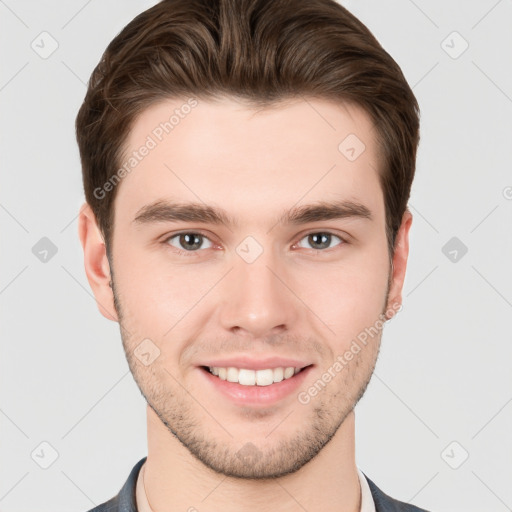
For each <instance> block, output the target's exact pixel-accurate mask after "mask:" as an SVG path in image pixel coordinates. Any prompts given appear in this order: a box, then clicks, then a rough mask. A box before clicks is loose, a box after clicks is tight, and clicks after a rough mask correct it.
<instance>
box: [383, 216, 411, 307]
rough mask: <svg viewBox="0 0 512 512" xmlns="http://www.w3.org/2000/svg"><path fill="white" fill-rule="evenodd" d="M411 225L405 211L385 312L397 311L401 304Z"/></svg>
mask: <svg viewBox="0 0 512 512" xmlns="http://www.w3.org/2000/svg"><path fill="white" fill-rule="evenodd" d="M411 224H412V214H411V212H410V210H409V209H406V210H405V212H404V215H403V217H402V223H401V225H400V229H399V230H398V232H397V235H396V242H395V250H394V254H393V259H392V265H391V283H390V287H389V296H388V304H387V310H388V311H390V310H392V311H397V310H398V309H399V307H400V306H401V304H402V289H403V285H404V280H405V271H406V269H407V259H408V256H409V230H410V228H411Z"/></svg>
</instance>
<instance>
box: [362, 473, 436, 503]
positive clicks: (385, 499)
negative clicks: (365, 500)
mask: <svg viewBox="0 0 512 512" xmlns="http://www.w3.org/2000/svg"><path fill="white" fill-rule="evenodd" d="M363 474H364V473H363ZM364 476H365V478H366V480H367V481H368V485H369V487H370V491H371V492H372V497H373V501H374V502H375V511H376V512H429V511H428V510H426V509H424V508H419V507H416V506H415V505H411V504H410V503H405V502H403V501H399V500H396V499H394V498H392V497H391V496H388V495H387V494H386V493H385V492H384V491H382V490H381V489H379V487H377V485H376V484H375V483H374V482H373V481H372V480H370V479H369V478H368V477H367V476H366V475H365V474H364Z"/></svg>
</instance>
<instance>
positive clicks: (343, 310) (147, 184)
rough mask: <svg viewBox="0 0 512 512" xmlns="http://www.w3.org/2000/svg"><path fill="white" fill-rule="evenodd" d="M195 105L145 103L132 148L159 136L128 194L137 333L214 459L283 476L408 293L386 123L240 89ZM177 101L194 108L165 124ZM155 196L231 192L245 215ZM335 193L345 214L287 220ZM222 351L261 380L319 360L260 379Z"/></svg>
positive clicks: (119, 282)
mask: <svg viewBox="0 0 512 512" xmlns="http://www.w3.org/2000/svg"><path fill="white" fill-rule="evenodd" d="M183 104H184V102H183V101H179V100H172V101H170V100H169V101H166V102H162V103H160V104H157V105H154V106H152V107H151V108H149V109H148V110H146V111H144V112H143V113H142V115H141V116H140V117H139V118H138V119H137V121H136V122H135V124H134V126H133V129H132V131H131V133H130V136H129V138H128V140H127V151H126V156H127V158H128V157H129V156H130V155H131V154H132V152H133V151H138V150H139V148H140V147H141V146H143V145H147V146H149V147H150V150H149V151H148V152H147V155H146V156H145V157H143V158H141V159H140V162H138V163H137V165H136V167H135V168H134V169H133V170H132V171H131V172H130V173H129V174H127V175H126V176H125V177H124V178H123V179H122V182H121V183H120V184H119V185H118V186H119V187H120V188H119V190H118V191H117V198H116V201H115V222H114V236H113V246H112V258H113V260H112V267H113V268H112V271H113V281H114V293H115V304H116V311H117V315H118V319H119V321H120V323H121V326H122V336H123V346H124V349H125V351H126V355H127V359H128V362H129V365H130V368H131V371H132V372H133V376H134V378H135V380H136V382H137V384H138V386H139V387H140V390H141V392H142V394H143V395H144V396H145V398H146V399H147V401H148V404H149V406H150V407H151V408H152V409H153V411H154V412H155V413H156V415H158V417H159V418H160V420H161V421H162V422H163V424H164V425H165V426H166V427H167V428H168V429H169V431H171V432H172V433H173V434H174V435H175V436H177V438H178V439H179V440H180V441H181V443H182V444H183V445H184V446H186V447H187V448H188V449H189V450H190V452H192V453H193V455H194V456H195V457H196V458H197V459H199V460H200V461H202V462H203V463H204V464H205V465H206V466H208V467H210V468H212V469H214V470H215V471H218V472H221V473H224V474H228V475H231V476H236V477H245V478H264V477H271V476H279V475H284V474H286V473H290V472H293V471H296V470H298V469H299V468H300V467H302V466H303V465H304V464H306V463H307V462H308V461H309V460H311V459H312V458H313V457H314V456H315V455H316V454H317V453H318V452H319V451H320V450H321V449H322V447H323V446H325V445H326V444H327V442H328V441H329V440H330V439H331V438H332V437H333V436H334V434H335V433H336V431H337V429H338V427H339V426H340V425H341V424H342V422H343V421H344V419H345V418H346V416H347V414H349V413H350V412H351V411H352V409H353V407H354V406H355V404H356V403H357V401H358V400H359V398H360V397H361V395H362V394H363V393H364V390H365V389H366V386H367V384H368V382H369V380H370V377H371V374H372V372H373V369H374V366H375V362H376V359H377V355H378V350H379V345H380V334H381V332H380V330H379V332H378V334H373V335H372V336H369V337H367V342H366V344H363V343H361V342H360V343H359V346H360V350H359V351H358V353H357V354H355V355H354V357H353V359H352V360H351V361H349V362H345V363H344V364H343V367H342V369H341V370H339V366H338V367H337V368H338V370H334V369H333V364H334V363H335V361H336V360H337V358H338V356H343V355H344V354H345V353H346V352H347V351H348V350H349V349H350V347H351V343H352V342H353V340H356V339H357V337H358V335H360V334H361V333H362V332H365V329H366V332H368V329H369V328H371V327H372V326H373V327H374V331H372V332H373V333H375V325H377V326H381V325H382V318H383V316H382V313H383V312H385V311H386V310H387V309H389V308H392V309H396V308H395V305H396V304H391V302H390V301H391V300H394V299H396V297H398V295H397V293H398V294H399V292H396V293H393V297H391V296H389V297H388V294H387V292H388V284H390V283H391V282H392V279H391V280H390V277H392V276H391V275H390V260H389V255H388V252H387V240H386V233H385V210H384V199H383V194H382V190H381V188H380V185H379V179H378V174H377V169H378V168H379V167H380V164H381V162H379V157H378V155H377V150H376V141H375V133H374V131H373V127H372V124H371V122H370V121H369V118H368V117H367V115H366V114H365V113H364V112H363V111H362V110H360V109H358V108H356V107H353V106H348V105H339V104H334V103H331V102H328V101H320V100H315V99H310V100H308V101H307V102H306V101H296V102H293V103H288V104H286V105H277V106H274V107H273V108H271V109H265V110H260V111H256V110H251V109H249V108H247V107H246V106H244V105H243V104H242V103H237V102H235V101H234V100H232V99H224V100H222V101H219V102H216V103H214V102H210V101H198V104H197V106H195V107H194V108H192V109H182V106H183ZM175 109H182V110H180V112H184V111H187V112H188V114H186V115H183V116H181V117H180V118H179V122H178V123H176V124H175V125H174V126H173V128H172V131H171V130H169V133H165V131H163V132H162V130H161V129H160V130H158V129H157V127H159V126H160V123H162V122H165V121H168V120H169V118H170V116H171V115H172V114H173V111H174V110H175ZM155 129H156V131H155ZM155 134H158V135H159V136H157V135H155ZM351 134H352V135H351ZM148 136H150V137H151V139H152V140H153V142H154V143H155V145H154V144H153V143H151V142H150V141H149V139H148ZM347 137H349V138H348V139H346V138H347ZM355 137H357V138H355ZM159 138H161V140H159ZM345 139H346V140H345ZM343 141H345V142H343ZM342 142H343V143H342ZM340 143H342V144H341V148H340ZM361 143H362V144H364V146H365V147H363V146H362V144H361ZM153 146H154V147H153ZM363 149H364V150H363ZM362 150H363V151H362ZM361 151H362V152H361ZM143 152H144V153H146V152H145V151H143ZM359 153H360V154H359ZM139 156H140V154H139ZM156 202H169V203H180V204H182V205H185V204H186V203H195V204H196V205H198V206H202V207H207V206H208V207H210V208H212V209H222V210H223V211H224V213H225V215H226V216H227V217H229V218H230V219H232V221H233V223H232V224H227V225H226V224H223V223H216V222H214V221H213V217H209V218H206V219H203V220H201V219H199V218H196V219H195V220H186V219H184V218H182V220H178V219H177V217H173V216H172V215H170V213H172V211H173V209H172V208H171V209H167V210H166V209H165V208H164V209H160V210H159V211H158V212H157V214H155V212H154V211H153V214H152V213H151V211H150V210H149V208H150V206H148V205H154V203H156ZM320 202H321V203H323V204H324V205H327V204H331V203H337V204H338V205H341V206H342V207H343V212H344V213H343V214H342V215H341V216H340V217H338V216H334V217H333V218H327V217H326V216H325V215H324V216H323V217H320V218H315V217H314V216H313V215H311V216H303V217H302V218H301V219H300V222H299V223H297V222H291V221H289V220H286V214H287V213H289V212H290V210H294V211H293V212H291V213H295V214H296V213H297V212H299V213H300V211H301V209H303V208H304V207H306V206H309V205H317V204H318V203H320ZM174 211H177V210H176V209H174ZM136 217H139V219H138V220H136ZM180 251H181V252H180ZM388 281H389V282H388ZM397 286H398V287H399V288H401V283H398V285H397ZM395 288H396V287H395ZM395 288H393V287H392V288H390V290H394V289H395ZM379 322H380V323H379ZM141 343H142V345H141ZM279 358H281V359H279ZM338 361H339V359H338ZM148 363H149V364H148ZM209 366H215V367H222V368H224V367H237V368H241V369H244V370H249V371H244V372H241V373H242V374H243V377H241V378H242V380H244V379H248V381H247V382H250V381H251V379H252V378H255V379H258V381H259V382H261V383H265V382H268V381H265V379H266V378H269V375H270V378H274V377H275V378H276V380H279V378H280V377H281V375H280V370H276V368H277V367H298V368H303V367H304V368H305V369H304V370H302V371H301V372H299V373H297V374H296V375H294V376H293V377H291V378H289V379H283V380H282V381H281V382H277V383H274V384H270V385H243V384H240V383H236V382H228V381H223V380H222V379H221V378H220V377H219V376H215V375H212V374H211V373H210V372H209V371H208V370H207V367H209ZM258 369H259V370H264V369H267V370H272V372H269V371H266V372H265V371H264V372H255V371H254V370H258ZM329 369H331V371H330V373H331V377H332V378H331V379H330V380H329V382H326V381H327V379H326V378H325V376H324V377H322V375H323V374H325V372H328V371H329ZM223 372H224V371H223V370H219V373H220V374H221V376H223ZM237 375H240V374H238V373H237V372H236V371H234V370H228V371H227V378H228V379H230V378H231V379H235V380H236V378H237ZM285 375H287V374H285ZM281 378H282V377H281ZM319 379H323V382H324V383H325V385H324V386H318V385H317V389H318V391H317V393H314V392H309V391H308V390H310V389H311V387H312V386H314V385H315V383H316V382H318V380H319ZM299 397H302V399H299ZM307 397H309V399H307ZM248 460H249V461H250V463H248Z"/></svg>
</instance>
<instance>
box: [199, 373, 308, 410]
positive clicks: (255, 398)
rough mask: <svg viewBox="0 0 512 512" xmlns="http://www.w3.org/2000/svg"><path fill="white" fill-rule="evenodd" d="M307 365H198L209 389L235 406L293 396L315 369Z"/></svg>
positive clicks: (258, 404)
mask: <svg viewBox="0 0 512 512" xmlns="http://www.w3.org/2000/svg"><path fill="white" fill-rule="evenodd" d="M314 366H315V365H314V364H310V365H307V366H304V367H291V366H288V367H275V368H265V369H258V370H252V369H247V368H235V367H232V366H230V367H215V366H213V367H210V366H198V367H197V368H198V370H199V375H200V376H202V379H204V380H203V382H204V385H205V386H207V388H206V389H210V390H211V391H212V393H214V396H215V398H212V400H215V402H213V403H216V401H217V398H216V397H217V396H218V397H220V399H221V400H224V399H227V400H228V401H229V402H231V403H233V404H235V405H236V406H252V407H263V408H265V407H269V406H272V405H276V404H279V403H281V402H282V401H283V400H284V399H290V398H291V397H292V396H293V394H294V393H297V392H298V389H299V388H300V387H301V386H303V385H304V381H305V379H306V378H307V376H308V375H309V373H310V372H311V371H312V370H313V368H314Z"/></svg>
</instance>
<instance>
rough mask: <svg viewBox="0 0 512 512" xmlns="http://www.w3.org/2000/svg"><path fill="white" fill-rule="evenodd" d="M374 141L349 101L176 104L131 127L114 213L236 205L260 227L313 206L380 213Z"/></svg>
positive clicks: (167, 104) (369, 125)
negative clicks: (340, 205) (169, 203)
mask: <svg viewBox="0 0 512 512" xmlns="http://www.w3.org/2000/svg"><path fill="white" fill-rule="evenodd" d="M375 136H376V133H375V130H374V127H373V124H372V122H371V120H370V118H369V116H368V115H367V114H366V113H365V112H364V111H363V110H362V109H361V108H359V107H357V106H355V105H350V104H339V103H334V102H331V101H327V100H319V99H314V98H308V99H307V98H302V99H299V100H293V101H291V100H289V101H286V102H282V103H276V104H273V105H271V106H270V107H266V108H259V109H257V108H254V107H249V106H248V105H247V104H245V103H243V102H240V101H236V100H235V99H233V98H222V99H217V100H215V101H213V100H208V101H205V100H200V99H190V98H182V99H169V100H166V101H162V102H160V103H158V104H155V105H153V106H151V107H150V108H148V109H146V110H145V111H144V112H142V114H141V115H140V116H139V117H138V118H137V119H136V121H135V122H134V124H133V126H132V129H131V131H130V134H129V136H128V138H127V141H126V145H125V151H124V156H123V162H122V165H123V166H124V168H125V169H126V170H127V171H128V172H125V173H124V177H123V178H122V183H121V184H120V189H119V190H118V191H117V199H116V203H117V207H116V210H118V209H122V210H124V211H126V212H132V213H135V212H136V211H137V210H139V209H140V208H141V207H143V206H144V205H145V204H148V203H150V202H154V201H156V200H159V199H165V198H169V199H172V200H181V201H194V202H203V203H205V204H209V205H217V206H222V207H227V205H230V206H231V207H232V210H233V211H234V212H237V213H239V214H240V216H244V215H245V218H246V220H247V221H248V222H257V220H258V219H259V218H260V217H262V216H264V215H265V214H266V213H268V214H274V217H275V214H276V213H277V212H281V211H282V209H283V208H287V207H288V208H289V207H291V206H293V205H297V204H299V205H300V204H305V203H307V202H308V201H318V200H322V201H329V200H356V201H357V202H360V203H363V204H365V205H366V206H368V208H369V209H370V210H371V211H372V212H374V213H376V214H377V215H378V214H379V212H380V213H382V212H383V211H384V208H383V197H382V192H381V189H380V184H379V179H378V171H377V169H378V167H379V164H380V162H379V160H378V159H379V156H378V152H377V147H376V139H375ZM256 213H258V215H255V214H256ZM116 216H117V214H116Z"/></svg>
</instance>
